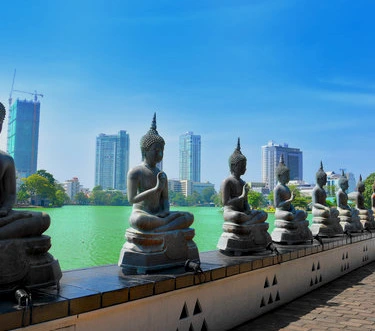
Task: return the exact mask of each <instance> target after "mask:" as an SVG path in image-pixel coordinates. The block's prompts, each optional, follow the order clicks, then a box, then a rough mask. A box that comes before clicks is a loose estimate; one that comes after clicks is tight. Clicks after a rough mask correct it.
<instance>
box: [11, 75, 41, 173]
mask: <svg viewBox="0 0 375 331" xmlns="http://www.w3.org/2000/svg"><path fill="white" fill-rule="evenodd" d="M15 78H16V69H14V74H13V81H12V87H11V89H10V93H9V117H8V118H9V121H10V113H11V112H10V109H11V106H12V94H13V92H18V93H26V94H30V95H33V96H34V111H33V121H32V128H31V130H32V134H31V137H32V139H31V140H32V141H31V158H30V168H32V166H33V164H34V154H35V153H34V151H35V135H36V134H37V128H38V126H39V123H38V124H37V123H36V116H37V107H36V106H37V105H36V104H37V102H38V96H39V97H42V98H43V94H40V93H38V92H37V91H34V93H33V92H26V91H21V90H15V89H14V80H15Z"/></svg>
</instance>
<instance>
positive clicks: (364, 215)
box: [358, 209, 375, 230]
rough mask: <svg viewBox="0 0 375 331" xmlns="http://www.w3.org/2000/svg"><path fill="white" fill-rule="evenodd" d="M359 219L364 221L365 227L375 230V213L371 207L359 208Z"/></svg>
mask: <svg viewBox="0 0 375 331" xmlns="http://www.w3.org/2000/svg"><path fill="white" fill-rule="evenodd" d="M358 213H359V220H360V222H361V223H362V226H363V229H365V230H375V221H374V214H373V211H372V210H371V209H369V210H367V209H358Z"/></svg>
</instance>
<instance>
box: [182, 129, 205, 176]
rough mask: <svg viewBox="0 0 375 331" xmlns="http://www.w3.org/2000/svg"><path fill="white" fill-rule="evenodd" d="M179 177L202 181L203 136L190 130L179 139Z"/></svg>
mask: <svg viewBox="0 0 375 331" xmlns="http://www.w3.org/2000/svg"><path fill="white" fill-rule="evenodd" d="M179 145H180V149H179V153H180V156H179V179H180V180H189V181H192V182H200V181H201V136H200V135H194V134H193V132H191V131H189V132H186V133H185V134H183V135H181V136H180V140H179Z"/></svg>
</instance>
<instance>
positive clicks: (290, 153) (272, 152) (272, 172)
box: [262, 141, 303, 191]
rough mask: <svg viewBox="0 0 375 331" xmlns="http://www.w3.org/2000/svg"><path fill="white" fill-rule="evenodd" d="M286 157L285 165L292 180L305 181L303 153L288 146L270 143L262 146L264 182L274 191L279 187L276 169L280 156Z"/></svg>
mask: <svg viewBox="0 0 375 331" xmlns="http://www.w3.org/2000/svg"><path fill="white" fill-rule="evenodd" d="M281 155H283V156H284V162H285V165H286V166H287V167H288V168H289V170H290V180H300V181H301V180H303V170H302V151H301V150H300V149H298V148H291V147H289V146H288V144H283V145H279V144H276V143H275V142H273V141H269V142H268V144H267V145H265V146H262V181H263V182H264V183H266V185H267V187H268V188H269V189H270V190H271V191H272V190H273V189H274V187H275V186H276V185H277V176H276V168H277V166H278V164H279V161H280V156H281Z"/></svg>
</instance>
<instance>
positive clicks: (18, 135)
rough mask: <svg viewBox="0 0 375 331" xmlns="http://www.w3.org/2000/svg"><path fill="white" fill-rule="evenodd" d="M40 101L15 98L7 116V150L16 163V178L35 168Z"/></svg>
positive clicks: (27, 174) (33, 171) (32, 172)
mask: <svg viewBox="0 0 375 331" xmlns="http://www.w3.org/2000/svg"><path fill="white" fill-rule="evenodd" d="M39 118H40V102H39V101H37V100H36V101H31V100H30V101H27V100H22V101H21V100H18V99H17V100H16V101H15V102H14V103H13V104H12V105H11V107H10V110H9V117H8V141H7V151H8V153H9V154H10V155H11V156H12V157H13V159H14V162H15V164H16V172H17V177H18V178H25V177H28V176H30V175H32V174H34V173H35V172H36V170H37V161H38V140H39Z"/></svg>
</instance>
